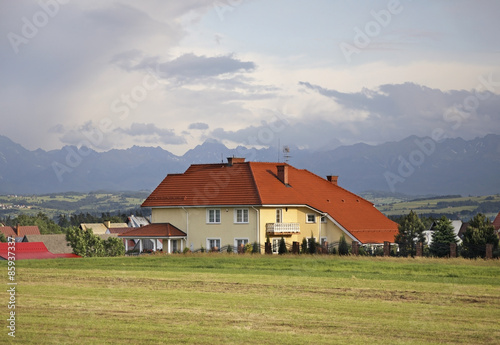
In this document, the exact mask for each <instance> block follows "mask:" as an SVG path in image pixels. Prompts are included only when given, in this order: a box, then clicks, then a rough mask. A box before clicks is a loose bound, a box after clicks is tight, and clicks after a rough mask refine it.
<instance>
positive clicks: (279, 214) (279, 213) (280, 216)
mask: <svg viewBox="0 0 500 345" xmlns="http://www.w3.org/2000/svg"><path fill="white" fill-rule="evenodd" d="M276 223H283V209H282V208H277V209H276Z"/></svg>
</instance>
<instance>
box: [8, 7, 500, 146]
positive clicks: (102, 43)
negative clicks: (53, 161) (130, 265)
mask: <svg viewBox="0 0 500 345" xmlns="http://www.w3.org/2000/svg"><path fill="white" fill-rule="evenodd" d="M499 13H500V2H499V1H496V0H491V1H477V0H474V1H472V0H471V1H463V0H455V1H451V0H449V1H440V0H432V1H430V0H429V1H410V0H400V1H397V0H385V1H363V2H362V1H334V0H308V1H305V0H302V1H298V0H286V1H285V0H253V1H252V0H217V1H210V0H183V1H177V0H169V1H160V0H158V1H131V0H130V1H127V0H115V1H101V0H99V1H97V0H96V1H90V0H85V1H83V0H82V1H79V0H65V1H62V0H41V1H8V0H0V36H1V40H0V112H1V120H2V121H1V126H0V135H5V136H8V137H9V138H11V139H12V140H14V141H15V142H18V143H20V144H22V145H23V146H25V147H26V148H28V149H31V150H34V149H37V148H42V149H45V150H51V149H57V148H61V147H62V146H64V145H68V144H71V145H79V146H80V145H86V146H91V147H92V148H94V149H95V150H98V151H102V150H109V149H111V148H128V147H131V146H133V145H139V146H161V147H163V148H164V149H167V150H169V151H171V152H173V153H176V154H183V153H184V152H185V151H186V150H188V149H190V148H193V147H194V146H195V145H197V144H200V143H202V142H203V141H205V140H207V139H216V140H219V141H221V142H223V143H224V144H226V145H227V146H229V147H234V146H236V145H246V146H257V147H263V146H269V145H271V146H277V145H278V142H279V143H280V144H281V145H296V146H298V147H303V148H305V147H307V148H311V149H328V148H333V147H335V146H337V145H340V144H354V143H358V142H365V143H369V144H377V143H382V142H386V141H394V140H400V139H403V138H405V137H407V136H409V135H413V134H414V135H418V136H431V135H432V133H434V132H435V131H442V132H444V133H446V135H447V136H449V137H463V138H465V139H471V138H474V137H477V136H484V135H486V134H488V133H495V134H500V64H499V61H500V35H498V33H499V32H500V21H499V20H498V14H499Z"/></svg>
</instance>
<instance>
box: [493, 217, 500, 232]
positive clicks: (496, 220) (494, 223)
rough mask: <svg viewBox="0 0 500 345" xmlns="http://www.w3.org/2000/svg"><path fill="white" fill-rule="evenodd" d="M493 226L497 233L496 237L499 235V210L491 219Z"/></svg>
mask: <svg viewBox="0 0 500 345" xmlns="http://www.w3.org/2000/svg"><path fill="white" fill-rule="evenodd" d="M492 224H493V227H494V228H495V231H496V233H497V235H498V237H500V212H498V214H497V216H496V217H495V219H494V220H493V223H492Z"/></svg>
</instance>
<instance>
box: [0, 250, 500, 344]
mask: <svg viewBox="0 0 500 345" xmlns="http://www.w3.org/2000/svg"><path fill="white" fill-rule="evenodd" d="M17 264H18V266H17V272H18V275H17V276H16V278H17V279H18V296H17V297H18V299H17V305H16V307H17V309H16V312H17V316H18V319H17V331H16V339H15V341H13V342H12V343H14V342H15V343H19V344H35V343H36V344H75V343H78V344H96V343H99V344H122V343H136V344H165V343H168V344H220V343H228V344H240V343H241V344H306V343H315V344H359V343H371V344H496V343H498V339H499V337H500V330H499V327H498V320H500V310H499V308H498V306H499V305H500V279H499V278H500V269H499V268H500V264H499V262H498V261H489V262H486V261H482V260H478V261H470V260H462V259H457V260H425V259H421V260H412V259H392V258H389V259H382V258H380V259H366V258H339V257H311V256H300V257H291V256H290V257H274V256H273V257H269V256H260V255H256V256H235V255H221V254H213V255H191V256H183V255H174V256H170V257H165V256H150V257H140V258H114V259H102V258H99V259H81V260H68V259H66V260H43V261H24V262H18V263H17ZM4 272H6V269H5V271H4ZM5 276H6V274H5ZM2 296H3V295H2ZM4 300H5V301H7V297H4ZM4 304H5V305H6V303H4ZM6 314H7V308H6V307H5V308H4V313H3V314H2V315H6ZM4 319H6V317H4ZM0 339H1V341H2V342H4V340H5V342H8V341H9V339H8V336H7V331H6V330H4V334H2V335H0Z"/></svg>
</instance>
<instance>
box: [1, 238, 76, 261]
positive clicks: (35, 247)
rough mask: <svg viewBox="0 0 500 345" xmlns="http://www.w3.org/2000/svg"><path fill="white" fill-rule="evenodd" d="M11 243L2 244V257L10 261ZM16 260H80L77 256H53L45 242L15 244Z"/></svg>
mask: <svg viewBox="0 0 500 345" xmlns="http://www.w3.org/2000/svg"><path fill="white" fill-rule="evenodd" d="M11 246H12V245H10V246H9V243H0V257H1V258H3V259H5V260H8V257H9V254H8V250H9V249H8V248H9V247H11ZM14 253H15V258H16V260H26V259H56V258H79V257H80V256H78V255H75V254H52V253H51V252H49V251H48V249H47V247H46V246H45V244H43V242H18V243H16V244H15V251H14Z"/></svg>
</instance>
